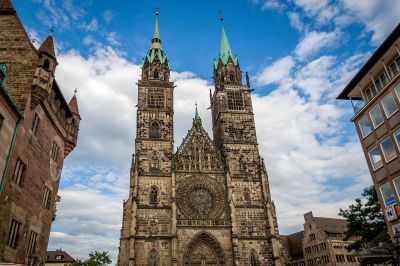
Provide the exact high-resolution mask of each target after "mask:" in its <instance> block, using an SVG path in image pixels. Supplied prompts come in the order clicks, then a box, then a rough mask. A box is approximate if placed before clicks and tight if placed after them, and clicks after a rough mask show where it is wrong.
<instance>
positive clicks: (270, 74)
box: [255, 56, 295, 86]
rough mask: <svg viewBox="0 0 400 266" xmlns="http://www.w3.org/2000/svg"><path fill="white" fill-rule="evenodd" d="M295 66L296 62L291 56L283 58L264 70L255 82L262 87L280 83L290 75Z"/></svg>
mask: <svg viewBox="0 0 400 266" xmlns="http://www.w3.org/2000/svg"><path fill="white" fill-rule="evenodd" d="M294 64H295V62H294V60H293V58H292V57H291V56H286V57H283V58H281V59H279V60H277V61H275V62H273V63H272V64H271V65H270V66H268V67H266V68H264V69H263V70H262V71H261V72H260V73H259V74H258V75H257V76H256V77H255V81H256V83H257V84H258V85H260V86H264V85H269V84H273V83H277V82H280V81H281V80H282V79H284V78H286V77H287V76H288V75H289V73H290V70H291V69H292V68H293V66H294Z"/></svg>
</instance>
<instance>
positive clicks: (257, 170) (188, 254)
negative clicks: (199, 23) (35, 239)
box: [118, 12, 283, 266]
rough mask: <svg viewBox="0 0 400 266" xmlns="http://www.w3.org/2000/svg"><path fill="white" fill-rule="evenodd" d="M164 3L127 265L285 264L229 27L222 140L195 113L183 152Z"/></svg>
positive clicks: (131, 206)
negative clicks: (165, 44) (177, 140)
mask: <svg viewBox="0 0 400 266" xmlns="http://www.w3.org/2000/svg"><path fill="white" fill-rule="evenodd" d="M157 19H158V12H157V13H156V24H155V28H154V34H153V38H152V40H151V48H150V50H149V51H148V53H147V55H146V57H145V59H144V61H143V68H142V77H141V80H139V81H138V105H137V107H138V110H137V133H136V140H135V154H134V155H133V156H132V167H131V172H130V190H129V197H128V199H127V200H126V201H124V206H123V223H122V229H121V238H120V247H119V256H118V265H121V266H128V265H129V266H131V265H252V266H254V265H283V257H282V244H281V240H280V237H279V232H278V225H277V220H276V214H275V207H274V204H273V201H272V200H271V195H270V191H269V182H268V175H267V172H266V169H265V164H264V161H263V159H262V158H261V157H260V154H259V149H258V144H257V137H256V129H255V123H254V114H253V109H252V101H251V94H250V93H251V90H250V85H249V81H248V77H247V74H246V80H247V84H246V85H243V84H242V72H241V70H240V66H239V61H238V58H237V57H236V56H233V54H232V51H231V48H230V45H229V42H228V38H227V35H226V33H225V30H224V28H223V26H222V34H221V48H220V54H219V58H218V60H216V61H215V62H214V82H215V90H214V92H213V93H212V95H211V94H210V102H211V113H212V123H213V125H212V128H213V139H211V138H210V137H209V135H208V134H207V132H206V131H205V130H204V128H203V126H202V120H201V118H200V117H199V116H198V114H197V107H196V113H195V116H194V118H193V124H192V128H191V129H190V130H189V132H188V134H187V136H186V137H185V138H184V140H183V142H182V143H181V144H180V146H179V148H178V150H177V151H176V152H175V153H174V123H173V122H174V121H173V119H174V109H173V103H174V101H173V99H174V98H173V96H174V83H173V82H170V68H169V62H168V59H167V57H166V54H165V52H164V50H163V48H162V44H161V39H160V34H159V28H158V20H157Z"/></svg>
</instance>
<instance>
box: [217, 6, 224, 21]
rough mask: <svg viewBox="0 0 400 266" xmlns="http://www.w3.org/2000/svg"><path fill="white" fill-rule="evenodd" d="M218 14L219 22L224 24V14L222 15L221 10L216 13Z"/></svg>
mask: <svg viewBox="0 0 400 266" xmlns="http://www.w3.org/2000/svg"><path fill="white" fill-rule="evenodd" d="M218 14H219V20H221V22H224V14H222V9H220V10H219V11H218Z"/></svg>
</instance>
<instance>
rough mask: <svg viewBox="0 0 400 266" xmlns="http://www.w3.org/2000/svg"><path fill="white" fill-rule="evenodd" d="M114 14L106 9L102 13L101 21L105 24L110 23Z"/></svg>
mask: <svg viewBox="0 0 400 266" xmlns="http://www.w3.org/2000/svg"><path fill="white" fill-rule="evenodd" d="M114 16H115V14H114V12H112V11H111V10H109V9H107V10H106V11H104V12H103V19H104V21H105V22H107V23H110V22H111V20H112V19H113V18H114Z"/></svg>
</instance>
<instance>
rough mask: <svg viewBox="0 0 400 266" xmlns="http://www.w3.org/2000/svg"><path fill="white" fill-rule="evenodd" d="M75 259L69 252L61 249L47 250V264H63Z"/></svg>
mask: <svg viewBox="0 0 400 266" xmlns="http://www.w3.org/2000/svg"><path fill="white" fill-rule="evenodd" d="M74 261H75V260H74V259H73V258H72V257H71V256H70V255H69V254H68V253H67V252H65V251H64V250H61V249H57V250H56V251H47V253H46V266H63V265H65V264H67V263H72V262H74Z"/></svg>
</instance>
